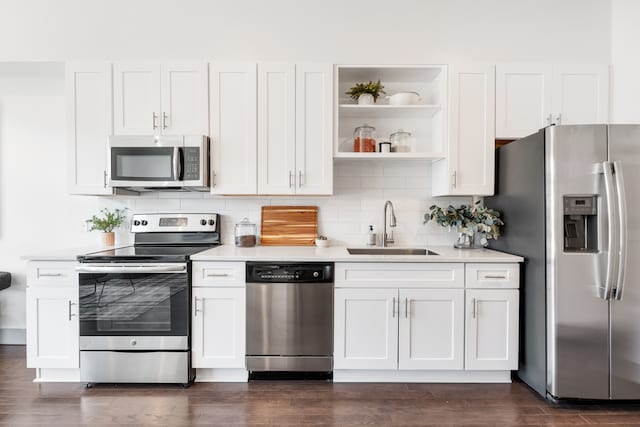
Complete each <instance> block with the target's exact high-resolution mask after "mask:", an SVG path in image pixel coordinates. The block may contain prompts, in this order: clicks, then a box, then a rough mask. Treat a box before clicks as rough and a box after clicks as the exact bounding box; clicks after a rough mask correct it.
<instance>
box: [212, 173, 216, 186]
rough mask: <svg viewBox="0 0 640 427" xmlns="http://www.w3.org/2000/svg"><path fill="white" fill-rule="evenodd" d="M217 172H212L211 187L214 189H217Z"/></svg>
mask: <svg viewBox="0 0 640 427" xmlns="http://www.w3.org/2000/svg"><path fill="white" fill-rule="evenodd" d="M216 176H217V175H216V172H215V171H211V186H212V187H213V188H215V187H216Z"/></svg>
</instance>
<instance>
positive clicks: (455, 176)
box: [451, 171, 458, 188]
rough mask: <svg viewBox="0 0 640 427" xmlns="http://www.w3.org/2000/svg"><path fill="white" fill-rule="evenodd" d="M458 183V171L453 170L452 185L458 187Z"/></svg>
mask: <svg viewBox="0 0 640 427" xmlns="http://www.w3.org/2000/svg"><path fill="white" fill-rule="evenodd" d="M457 184H458V172H457V171H453V174H452V175H451V185H453V188H456V185H457Z"/></svg>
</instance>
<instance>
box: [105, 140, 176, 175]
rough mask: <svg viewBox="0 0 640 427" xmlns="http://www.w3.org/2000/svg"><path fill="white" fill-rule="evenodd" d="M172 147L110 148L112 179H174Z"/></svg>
mask: <svg viewBox="0 0 640 427" xmlns="http://www.w3.org/2000/svg"><path fill="white" fill-rule="evenodd" d="M173 151H174V150H173V148H172V147H161V148H143V147H135V148H122V147H115V148H112V149H111V174H112V177H113V178H112V179H115V180H123V181H139V180H142V181H174V180H175V177H174V176H173Z"/></svg>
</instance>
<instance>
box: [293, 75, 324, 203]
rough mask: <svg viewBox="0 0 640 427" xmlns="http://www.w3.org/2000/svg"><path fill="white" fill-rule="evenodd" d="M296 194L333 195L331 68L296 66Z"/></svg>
mask: <svg viewBox="0 0 640 427" xmlns="http://www.w3.org/2000/svg"><path fill="white" fill-rule="evenodd" d="M296 168H297V175H296V177H297V181H296V184H297V188H296V193H297V194H325V195H331V194H333V66H332V65H331V64H298V65H296Z"/></svg>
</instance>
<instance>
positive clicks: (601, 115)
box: [552, 65, 609, 125]
mask: <svg viewBox="0 0 640 427" xmlns="http://www.w3.org/2000/svg"><path fill="white" fill-rule="evenodd" d="M552 99H553V101H552V102H553V121H554V123H556V124H562V125H580V124H597V123H607V122H608V120H609V68H608V67H607V66H606V65H559V66H554V67H553V93H552Z"/></svg>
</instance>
